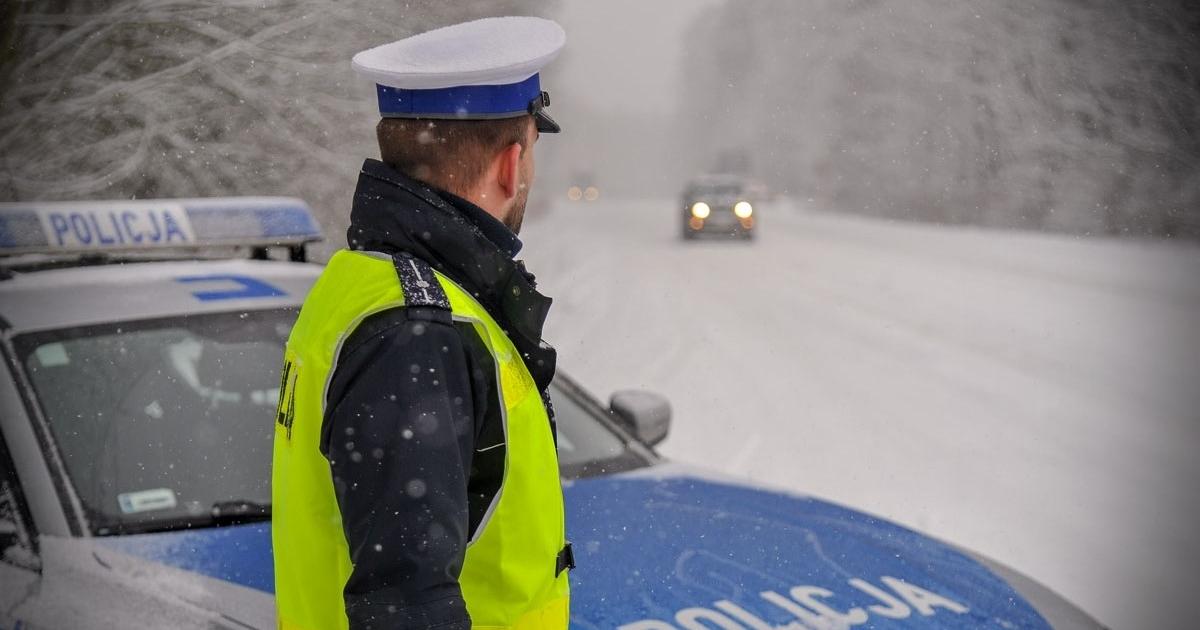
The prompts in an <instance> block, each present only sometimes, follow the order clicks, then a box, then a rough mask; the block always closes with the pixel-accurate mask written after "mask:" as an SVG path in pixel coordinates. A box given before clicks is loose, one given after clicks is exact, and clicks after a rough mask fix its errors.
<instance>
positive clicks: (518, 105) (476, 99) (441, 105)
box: [375, 74, 542, 118]
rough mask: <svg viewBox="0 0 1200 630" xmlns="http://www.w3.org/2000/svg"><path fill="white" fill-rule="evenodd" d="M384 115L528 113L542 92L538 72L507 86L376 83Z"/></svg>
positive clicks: (486, 116) (492, 115)
mask: <svg viewBox="0 0 1200 630" xmlns="http://www.w3.org/2000/svg"><path fill="white" fill-rule="evenodd" d="M375 87H376V90H377V93H378V95H379V114H380V115H381V116H383V117H384V118H507V117H516V116H520V115H521V114H526V113H529V103H530V101H532V100H533V99H535V98H538V97H539V96H540V95H541V93H542V85H541V81H540V80H539V78H538V75H536V74H535V75H533V76H531V77H529V78H528V79H525V80H524V81H521V82H520V83H509V84H507V85H463V86H457V87H449V88H439V89H435V90H404V89H400V88H394V87H388V86H386V85H376V86H375Z"/></svg>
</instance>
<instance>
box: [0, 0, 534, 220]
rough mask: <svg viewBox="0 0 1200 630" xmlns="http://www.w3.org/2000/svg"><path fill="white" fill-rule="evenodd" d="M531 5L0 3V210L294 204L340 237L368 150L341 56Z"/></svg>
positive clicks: (367, 117) (285, 0) (235, 0)
mask: <svg viewBox="0 0 1200 630" xmlns="http://www.w3.org/2000/svg"><path fill="white" fill-rule="evenodd" d="M547 9H548V3H545V2H538V3H535V2H533V1H532V0H501V1H490V0H489V1H488V2H483V1H476V2H445V1H442V0H416V1H409V2H397V1H394V0H340V1H338V0H253V1H250V0H223V1H222V2H201V1H198V0H118V1H116V2H113V1H111V0H36V1H33V0H24V1H18V2H15V3H14V2H5V3H3V4H2V5H0V20H2V21H0V44H4V47H3V48H0V200H51V199H113V198H129V197H184V196H211V195H239V194H248V195H294V196H298V197H301V198H303V199H305V200H307V201H308V202H309V203H310V204H312V205H313V206H314V207H315V208H316V209H317V210H318V211H319V212H320V213H321V215H322V218H323V223H324V224H325V227H326V229H327V231H329V233H330V234H329V235H330V236H331V237H333V238H334V239H339V237H340V234H338V232H340V231H341V230H342V229H343V228H344V225H345V223H346V220H347V217H346V215H347V214H348V205H349V201H350V195H351V191H352V188H353V185H354V181H355V173H356V172H357V169H358V167H359V166H360V164H361V160H362V158H363V157H367V156H374V155H377V153H378V152H377V149H376V148H375V146H374V120H375V119H376V118H377V115H376V113H375V109H374V108H375V101H374V87H373V86H372V85H370V84H369V83H368V82H366V81H363V80H361V79H359V78H358V77H357V76H356V75H355V74H354V73H353V72H352V71H351V70H350V57H351V56H352V55H353V53H354V52H356V51H358V50H361V49H363V48H366V47H368V46H371V45H377V44H382V43H386V42H388V41H391V40H394V39H398V38H400V37H403V36H405V35H408V34H412V33H415V32H419V31H422V30H426V29H429V28H433V27H436V26H441V25H444V24H449V23H453V22H456V21H461V20H465V19H471V18H476V17H486V16H490V15H505V14H524V15H530V14H544V13H545V11H546V10H547Z"/></svg>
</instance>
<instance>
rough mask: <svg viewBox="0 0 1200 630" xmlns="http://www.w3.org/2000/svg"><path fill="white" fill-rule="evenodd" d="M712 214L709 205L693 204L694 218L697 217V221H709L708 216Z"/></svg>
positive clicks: (700, 202)
mask: <svg viewBox="0 0 1200 630" xmlns="http://www.w3.org/2000/svg"><path fill="white" fill-rule="evenodd" d="M711 213H712V208H709V207H708V204H706V203H704V202H703V201H697V202H696V203H694V204H692V216H694V217H696V218H697V219H707V218H708V215H709V214H711Z"/></svg>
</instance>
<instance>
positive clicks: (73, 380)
mask: <svg viewBox="0 0 1200 630" xmlns="http://www.w3.org/2000/svg"><path fill="white" fill-rule="evenodd" d="M319 237H320V233H319V230H318V227H317V223H316V222H315V221H314V220H313V217H312V216H311V214H310V212H309V210H308V208H307V207H306V206H305V205H304V204H303V203H302V202H299V201H296V200H293V199H223V200H208V199H206V200H179V201H137V202H114V203H78V204H48V205H15V204H8V205H6V206H4V207H0V351H2V354H3V359H4V360H3V362H0V437H2V438H3V439H2V440H0V629H4V630H9V629H13V628H71V629H84V628H106V629H107V628H125V629H128V628H206V629H213V628H224V629H231V630H232V629H241V630H244V629H246V628H259V629H264V630H265V629H267V628H273V627H275V618H274V604H273V599H272V590H273V575H272V559H271V533H270V523H269V519H270V504H269V500H270V496H271V494H270V488H269V479H270V465H271V462H270V458H271V450H272V432H273V421H274V407H275V403H276V398H277V396H278V387H279V382H278V368H279V365H280V363H281V358H282V354H283V346H284V343H285V340H286V338H287V335H288V332H289V329H290V327H291V324H292V321H293V318H294V317H295V315H296V313H297V311H298V309H299V306H300V304H301V302H302V300H303V297H304V295H305V293H306V292H307V290H308V288H309V287H310V286H311V284H312V283H313V281H314V280H315V279H316V278H317V275H318V274H319V272H320V268H319V267H318V266H317V265H312V264H306V263H304V262H303V261H304V258H305V250H304V248H305V246H306V245H307V244H309V243H311V242H313V241H315V240H316V239H318V238H319ZM230 252H233V253H240V255H241V257H240V258H239V257H233V256H232V255H231V253H230ZM272 254H275V256H276V257H283V258H286V260H271V259H270V258H271V256H272ZM552 397H553V399H554V403H555V409H556V411H557V417H558V424H559V434H558V435H559V445H560V464H561V470H562V477H563V480H564V487H565V494H566V502H567V509H568V514H567V522H568V528H569V532H568V533H569V537H570V538H571V539H572V540H573V542H574V547H575V549H576V558H577V564H578V568H577V569H576V570H575V571H574V572H573V574H572V582H573V604H572V625H573V626H574V627H577V628H621V629H623V630H676V629H688V630H694V629H700V628H705V629H707V628H725V629H743V628H744V629H749V630H766V629H769V628H845V627H851V626H863V627H870V628H980V627H995V628H1049V627H1054V628H1072V629H1074V628H1078V629H1094V628H1099V627H1100V626H1099V625H1098V624H1097V623H1096V622H1094V621H1092V620H1091V619H1090V618H1089V617H1088V616H1087V615H1086V614H1084V613H1083V612H1081V611H1079V610H1078V609H1077V608H1075V607H1074V606H1072V605H1071V604H1069V603H1068V602H1066V601H1064V600H1063V599H1062V598H1060V597H1058V596H1057V595H1055V594H1054V593H1052V592H1050V591H1049V590H1048V589H1046V588H1044V587H1042V586H1040V585H1038V584H1037V583H1036V582H1034V581H1032V580H1029V579H1028V578H1025V577H1023V576H1021V575H1020V574H1017V573H1015V572H1013V571H1011V570H1009V569H1007V568H1005V567H1003V566H1002V565H999V564H996V563H994V562H992V561H990V560H987V559H985V558H981V557H978V556H974V555H972V554H970V553H968V552H964V551H962V550H959V549H955V548H953V547H951V546H948V545H946V544H944V543H942V542H939V541H937V540H934V539H931V538H929V537H926V536H923V535H921V534H919V533H916V532H914V531H911V530H909V529H905V528H903V527H900V526H898V525H895V524H892V523H889V522H887V521H884V520H881V519H879V518H876V517H872V516H870V515H867V514H864V513H862V512H858V511H855V510H852V509H849V508H846V507H842V506H839V505H836V504H832V503H829V502H826V501H822V500H819V499H815V498H811V497H806V496H802V495H797V494H794V493H791V492H787V491H781V490H774V489H769V488H764V487H761V486H756V485H752V484H749V483H746V482H743V481H739V480H736V479H724V478H719V477H717V476H715V475H713V474H711V473H709V472H706V471H703V470H699V469H692V468H688V467H685V466H683V465H680V464H675V463H670V462H667V461H664V460H663V459H662V458H661V457H659V456H658V455H656V454H655V452H654V451H653V446H654V445H655V444H657V443H659V442H661V441H662V440H663V439H664V438H665V437H666V436H667V433H668V430H669V425H670V420H671V414H670V407H669V406H668V404H667V402H666V401H665V400H663V399H661V398H659V397H657V396H655V395H653V394H648V393H644V392H632V391H631V392H619V393H617V394H616V395H614V396H613V397H612V399H611V402H610V404H608V405H603V404H601V403H599V402H597V401H596V400H595V399H594V398H592V397H591V396H590V395H588V394H587V393H586V392H585V391H584V390H583V389H582V388H581V387H580V386H579V385H577V384H576V383H574V382H572V381H571V380H570V379H569V378H567V377H566V376H560V377H559V378H558V379H557V381H556V382H555V384H554V386H553V390H552Z"/></svg>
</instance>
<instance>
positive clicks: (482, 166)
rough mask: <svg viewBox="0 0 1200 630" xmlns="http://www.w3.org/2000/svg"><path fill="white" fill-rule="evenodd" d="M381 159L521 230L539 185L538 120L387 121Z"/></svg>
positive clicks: (382, 124) (381, 129)
mask: <svg viewBox="0 0 1200 630" xmlns="http://www.w3.org/2000/svg"><path fill="white" fill-rule="evenodd" d="M376 136H377V137H378V139H379V152H380V156H381V158H382V159H383V161H384V162H385V163H387V164H388V165H389V166H391V167H392V168H394V169H396V170H398V171H400V172H401V173H404V174H405V175H408V176H409V177H412V178H414V179H418V180H420V181H423V182H425V183H427V184H430V185H432V186H434V187H437V188H441V189H442V190H446V191H449V192H452V193H454V194H456V195H458V196H459V197H462V198H464V199H466V200H468V201H471V202H472V203H474V204H476V205H478V206H479V207H481V208H483V209H484V210H486V211H487V212H488V213H489V214H491V215H492V216H494V217H496V218H497V219H500V220H501V221H503V222H504V224H505V225H506V226H508V228H509V229H511V230H512V231H513V232H518V231H519V230H520V229H521V221H522V219H523V218H524V216H525V204H526V201H527V200H528V198H529V188H530V186H531V185H532V184H533V174H534V160H533V146H534V143H535V142H536V141H537V138H538V131H537V126H536V125H535V123H534V118H533V116H532V115H525V116H519V117H516V118H500V119H494V120H453V119H451V120H440V119H419V118H384V119H382V120H380V121H379V125H378V126H377V127H376Z"/></svg>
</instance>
